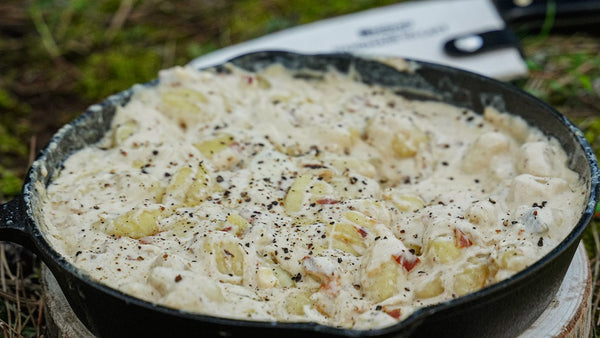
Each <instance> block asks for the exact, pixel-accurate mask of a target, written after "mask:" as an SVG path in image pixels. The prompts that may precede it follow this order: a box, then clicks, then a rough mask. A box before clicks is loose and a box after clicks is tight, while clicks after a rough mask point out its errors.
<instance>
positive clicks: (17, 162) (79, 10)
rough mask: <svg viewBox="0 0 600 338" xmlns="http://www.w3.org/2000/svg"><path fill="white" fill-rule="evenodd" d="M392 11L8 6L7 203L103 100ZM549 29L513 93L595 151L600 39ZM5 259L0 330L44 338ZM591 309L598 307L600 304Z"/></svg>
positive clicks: (35, 292) (20, 0) (3, 108)
mask: <svg viewBox="0 0 600 338" xmlns="http://www.w3.org/2000/svg"><path fill="white" fill-rule="evenodd" d="M396 2H398V1H390V0H355V1H346V0H331V1H322V0H291V1H287V0H252V1H250V0H237V1H236V0H220V1H213V0H179V1H168V0H96V1H92V0H2V1H1V2H0V202H3V201H7V200H8V199H10V198H12V197H14V196H16V195H17V194H18V193H19V190H20V187H21V185H22V182H23V177H24V175H25V172H26V170H27V168H28V166H29V164H30V163H31V161H32V160H33V158H34V156H35V154H36V153H37V152H38V151H39V149H40V148H41V147H43V146H44V145H45V144H46V143H47V142H48V140H49V138H50V137H51V136H52V135H53V134H54V133H55V132H56V130H57V129H58V128H59V127H60V126H62V125H63V124H65V123H67V122H69V121H70V120H71V119H73V118H75V117H76V116H77V115H79V114H80V113H81V112H83V111H84V110H85V108H86V107H87V106H89V105H91V104H93V103H96V102H99V101H101V100H102V99H103V98H104V97H106V96H108V95H110V94H113V93H116V92H119V91H121V90H123V89H126V88H128V87H130V86H131V85H133V84H135V83H140V82H147V81H149V80H151V79H153V78H155V77H156V75H157V72H158V71H159V70H160V69H162V68H167V67H171V66H174V65H183V64H185V63H187V62H189V61H190V60H192V59H194V58H196V57H198V56H201V55H203V54H206V53H208V52H211V51H214V50H216V49H219V48H222V47H225V46H228V45H231V44H235V43H238V42H241V41H244V40H248V39H252V38H255V37H258V36H261V35H264V34H268V33H272V32H275V31H278V30H281V29H285V28H289V27H293V26H296V25H299V24H305V23H309V22H313V21H316V20H320V19H324V18H327V17H332V16H338V15H342V14H346V13H351V12H356V11H360V10H365V9H368V8H372V7H379V6H384V5H387V4H391V3H396ZM547 23H548V24H547V25H546V26H545V27H544V28H543V29H542V31H541V32H525V31H519V32H517V33H518V35H519V38H520V41H521V43H522V48H523V54H524V57H525V59H526V62H527V65H528V67H529V69H530V74H529V76H528V77H527V78H524V79H520V80H517V81H514V82H513V84H514V85H516V86H518V87H520V88H522V89H524V90H526V91H528V92H530V93H531V94H533V95H535V96H537V97H539V98H541V99H542V100H544V101H546V102H548V103H550V104H551V105H553V106H555V107H556V108H557V109H559V110H560V111H561V112H563V113H565V114H566V115H567V116H568V117H569V118H571V119H572V120H573V121H575V122H576V124H577V125H578V126H579V127H580V128H581V129H582V130H583V131H584V132H585V135H586V137H587V138H588V140H589V141H590V142H591V143H592V145H593V146H594V149H596V150H598V149H600V117H599V116H598V112H600V53H599V52H600V38H599V37H598V35H594V34H591V33H590V32H589V31H588V32H586V31H579V32H577V31H571V32H568V33H565V32H557V31H555V30H553V27H552V20H548V21H547ZM596 34H597V33H596ZM597 153H598V151H597ZM597 228H598V223H597V222H594V223H593V224H592V226H591V227H590V230H589V231H588V233H587V234H586V244H587V247H588V251H589V253H590V257H591V258H592V264H593V267H594V283H596V280H597V274H598V269H599V267H598V265H599V262H598V259H597V258H596V257H597V254H596V252H597V251H598V247H599V245H598V242H599V239H598V237H599V236H598V229H597ZM0 245H1V244H0ZM0 249H1V248H0ZM9 259H10V257H7V256H5V254H4V251H2V250H0V265H1V267H0V272H1V273H0V279H2V281H1V282H2V287H1V290H0V301H2V303H0V327H2V330H3V332H4V333H5V335H8V336H21V335H23V336H37V335H39V334H40V332H43V330H42V329H43V325H44V324H43V317H42V316H41V300H40V298H39V285H38V283H37V275H36V272H35V271H36V270H35V268H34V269H25V270H24V271H25V273H22V270H19V269H20V268H21V266H20V265H19V264H22V263H23V262H22V260H21V261H19V260H17V263H15V264H16V265H17V267H16V269H13V268H14V266H10V265H11V264H5V262H6V261H7V260H9ZM13 265H14V264H13ZM15 270H16V272H15ZM19 271H21V273H19ZM13 272H14V273H13ZM596 293H597V292H596ZM15 299H16V300H15ZM19 299H20V300H19ZM594 302H595V307H596V308H597V305H598V297H594ZM595 318H597V317H595Z"/></svg>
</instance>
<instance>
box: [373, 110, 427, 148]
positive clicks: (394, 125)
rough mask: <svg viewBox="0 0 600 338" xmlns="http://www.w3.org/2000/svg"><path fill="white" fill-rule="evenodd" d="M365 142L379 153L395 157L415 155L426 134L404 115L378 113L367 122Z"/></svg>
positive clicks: (423, 143) (421, 145) (424, 142)
mask: <svg viewBox="0 0 600 338" xmlns="http://www.w3.org/2000/svg"><path fill="white" fill-rule="evenodd" d="M366 138H367V143H369V144H371V145H372V146H373V147H375V148H377V149H378V150H379V151H380V152H381V154H384V156H385V155H386V154H390V150H391V154H390V155H392V156H394V157H396V158H410V157H415V155H416V154H417V152H418V151H419V150H420V149H421V147H423V146H424V145H425V144H426V143H427V141H428V138H427V135H426V134H425V133H424V132H423V131H422V130H421V128H419V127H418V126H417V125H416V124H415V122H414V121H413V120H412V119H411V118H410V117H406V116H404V115H391V114H379V115H377V116H375V117H373V118H371V119H369V121H368V122H367V127H366Z"/></svg>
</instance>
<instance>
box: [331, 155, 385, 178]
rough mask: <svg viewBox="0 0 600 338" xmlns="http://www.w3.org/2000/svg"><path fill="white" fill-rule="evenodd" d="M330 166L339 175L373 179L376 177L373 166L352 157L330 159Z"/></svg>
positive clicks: (364, 160) (366, 161) (363, 160)
mask: <svg viewBox="0 0 600 338" xmlns="http://www.w3.org/2000/svg"><path fill="white" fill-rule="evenodd" d="M331 164H332V165H333V167H334V168H335V169H337V170H338V171H339V172H340V173H346V172H348V173H358V174H360V175H362V176H365V177H369V178H375V176H376V175H377V170H376V169H375V166H374V165H373V164H371V162H369V161H368V160H366V159H360V158H354V157H336V158H333V159H331Z"/></svg>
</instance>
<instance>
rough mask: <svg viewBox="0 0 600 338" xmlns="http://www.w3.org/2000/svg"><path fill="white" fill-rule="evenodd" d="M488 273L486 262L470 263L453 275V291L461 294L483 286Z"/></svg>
mask: <svg viewBox="0 0 600 338" xmlns="http://www.w3.org/2000/svg"><path fill="white" fill-rule="evenodd" d="M488 275H489V269H488V266H487V265H486V264H471V265H469V266H467V267H466V268H464V269H463V270H462V271H461V272H460V273H458V274H457V275H456V276H455V277H454V292H455V293H456V294H457V295H459V296H463V295H466V294H467V293H471V292H473V291H476V290H479V289H481V288H482V287H484V286H485V284H486V281H487V278H488Z"/></svg>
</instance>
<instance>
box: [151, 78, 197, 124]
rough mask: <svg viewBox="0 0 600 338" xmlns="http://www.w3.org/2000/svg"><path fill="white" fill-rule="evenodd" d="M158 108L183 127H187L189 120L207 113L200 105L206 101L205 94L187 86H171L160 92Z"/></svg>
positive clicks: (194, 119)
mask: <svg viewBox="0 0 600 338" xmlns="http://www.w3.org/2000/svg"><path fill="white" fill-rule="evenodd" d="M161 101H162V102H161V104H160V106H159V109H160V110H161V111H162V112H163V114H165V115H166V116H167V117H169V118H171V119H173V120H175V122H176V123H177V124H178V125H179V126H180V127H181V128H183V129H186V128H187V127H188V124H189V123H190V122H191V121H196V120H199V119H202V118H206V117H207V116H206V115H208V113H206V112H204V111H203V109H202V105H203V104H206V103H208V99H207V98H206V96H205V95H204V94H203V93H201V92H198V91H196V90H193V89H189V88H183V87H179V88H171V89H168V90H165V91H164V92H163V93H162V94H161Z"/></svg>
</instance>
